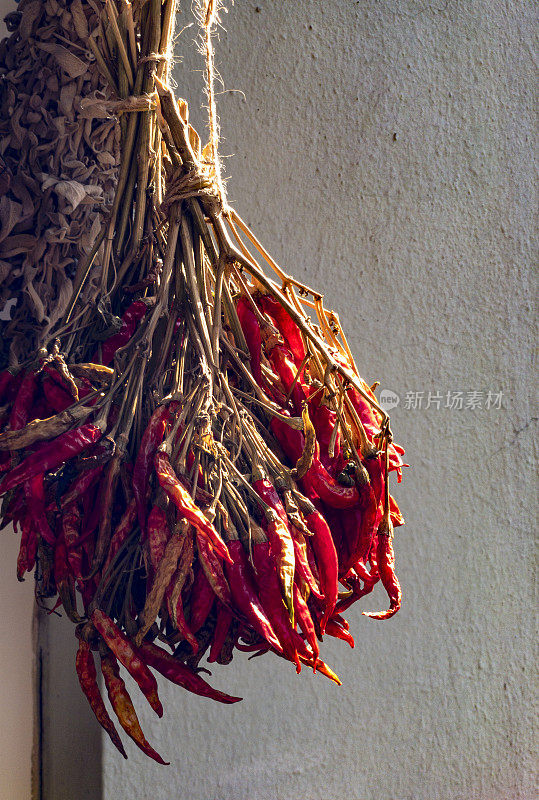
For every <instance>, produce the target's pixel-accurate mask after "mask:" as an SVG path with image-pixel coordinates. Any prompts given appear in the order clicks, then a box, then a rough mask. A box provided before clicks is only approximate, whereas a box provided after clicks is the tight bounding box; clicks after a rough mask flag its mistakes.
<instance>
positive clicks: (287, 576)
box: [253, 469, 296, 621]
mask: <svg viewBox="0 0 539 800" xmlns="http://www.w3.org/2000/svg"><path fill="white" fill-rule="evenodd" d="M253 489H254V490H255V492H256V493H257V494H258V496H259V497H260V498H261V499H262V500H263V501H264V502H265V503H267V505H268V506H270V508H272V509H273V510H274V512H275V514H274V515H273V516H271V515H269V516H267V523H266V526H265V530H266V534H267V537H268V539H269V542H270V549H271V553H272V557H273V558H274V559H275V562H276V564H277V568H278V572H279V578H280V581H281V590H282V593H283V599H284V602H285V605H286V607H287V609H288V612H289V614H290V619H291V620H292V621H293V619H294V603H293V598H292V586H293V583H294V572H295V568H296V557H295V552H294V540H293V538H292V533H291V531H290V528H289V526H288V517H287V514H286V510H285V508H284V506H283V504H282V502H281V498H280V497H279V495H278V493H277V490H276V489H275V487H274V486H273V484H272V483H270V481H269V480H268V479H267V478H265V477H263V476H262V473H261V472H260V470H256V469H255V470H253Z"/></svg>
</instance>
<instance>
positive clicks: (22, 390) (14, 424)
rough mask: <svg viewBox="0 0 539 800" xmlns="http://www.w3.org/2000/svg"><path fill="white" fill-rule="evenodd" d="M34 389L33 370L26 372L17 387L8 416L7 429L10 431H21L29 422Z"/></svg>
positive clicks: (35, 380)
mask: <svg viewBox="0 0 539 800" xmlns="http://www.w3.org/2000/svg"><path fill="white" fill-rule="evenodd" d="M36 389H37V379H36V376H35V374H34V372H33V370H28V372H26V374H25V376H24V378H23V379H22V382H21V385H20V386H19V391H18V392H17V396H16V398H15V401H14V403H13V406H12V409H11V414H10V416H9V427H10V428H11V430H12V431H19V430H21V428H24V426H25V425H26V423H27V422H28V421H29V420H30V414H31V412H32V405H33V402H34V397H35V393H36Z"/></svg>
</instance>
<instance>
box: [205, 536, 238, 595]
mask: <svg viewBox="0 0 539 800" xmlns="http://www.w3.org/2000/svg"><path fill="white" fill-rule="evenodd" d="M197 551H198V557H199V560H200V566H201V567H202V570H203V572H204V574H205V576H206V579H207V581H208V583H209V584H210V586H211V589H212V591H213V593H214V594H215V595H216V597H218V598H219V600H220V601H221V602H222V603H224V604H225V605H227V606H231V605H232V595H231V594H230V587H229V585H228V581H227V579H226V578H225V574H224V572H223V565H222V563H221V559H220V558H219V557H218V555H217V553H215V552H214V550H213V546H212V544H211V542H210V541H208V539H207V538H206V537H205V536H202V535H201V534H200V533H199V532H198V531H197Z"/></svg>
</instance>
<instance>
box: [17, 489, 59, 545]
mask: <svg viewBox="0 0 539 800" xmlns="http://www.w3.org/2000/svg"><path fill="white" fill-rule="evenodd" d="M23 488H24V495H25V497H26V502H27V506H28V511H29V513H30V515H31V518H32V524H33V526H34V527H35V529H36V532H37V534H38V536H39V537H40V538H41V539H43V540H44V541H45V542H47V543H48V544H50V545H51V547H54V544H55V541H56V537H55V535H54V533H53V532H52V530H51V527H50V525H49V523H48V520H47V516H46V513H45V486H44V476H43V473H39V474H37V475H33V476H32V477H31V478H28V480H26V481H25V482H24V485H23Z"/></svg>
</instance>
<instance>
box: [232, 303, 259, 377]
mask: <svg viewBox="0 0 539 800" xmlns="http://www.w3.org/2000/svg"><path fill="white" fill-rule="evenodd" d="M236 312H237V314H238V319H239V321H240V325H241V329H242V331H243V335H244V336H245V341H246V342H247V347H248V348H249V355H250V357H251V372H252V373H253V375H254V377H255V380H256V382H257V383H258V385H259V386H266V385H267V382H266V381H265V380H264V377H263V376H262V368H261V359H262V335H261V332H260V324H259V322H258V320H257V318H256V314H255V313H254V311H253V309H252V308H251V306H250V304H249V301H248V300H247V298H246V297H243V296H242V297H240V298H239V300H238V302H237V303H236Z"/></svg>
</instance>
